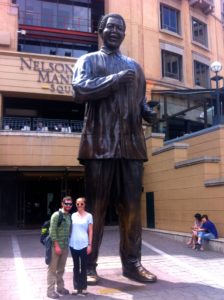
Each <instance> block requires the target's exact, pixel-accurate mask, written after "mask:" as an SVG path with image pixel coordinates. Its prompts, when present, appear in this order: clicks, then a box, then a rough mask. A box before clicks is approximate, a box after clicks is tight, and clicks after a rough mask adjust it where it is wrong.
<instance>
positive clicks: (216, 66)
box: [210, 61, 223, 124]
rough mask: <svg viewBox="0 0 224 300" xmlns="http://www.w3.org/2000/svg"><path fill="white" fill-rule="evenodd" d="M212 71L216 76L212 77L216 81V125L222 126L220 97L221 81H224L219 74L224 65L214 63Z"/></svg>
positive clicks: (217, 62) (211, 67)
mask: <svg viewBox="0 0 224 300" xmlns="http://www.w3.org/2000/svg"><path fill="white" fill-rule="evenodd" d="M210 70H211V71H212V72H214V73H215V76H213V77H211V80H213V81H215V94H216V122H215V123H216V124H220V121H221V118H220V116H221V109H220V95H219V80H221V79H223V77H222V76H220V75H218V73H219V72H220V71H221V70H222V65H221V63H220V62H219V61H214V62H213V63H212V64H211V66H210Z"/></svg>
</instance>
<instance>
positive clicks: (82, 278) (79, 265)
mask: <svg viewBox="0 0 224 300" xmlns="http://www.w3.org/2000/svg"><path fill="white" fill-rule="evenodd" d="M85 206H86V199H85V198H78V199H77V200H76V207H77V212H75V213H73V214H72V233H71V237H70V242H69V246H70V249H71V254H72V258H73V264H74V268H73V285H74V291H73V293H72V294H83V295H86V294H87V271H86V269H87V255H88V254H90V253H91V251H92V236H93V217H92V215H91V214H90V213H88V212H87V211H86V210H85Z"/></svg>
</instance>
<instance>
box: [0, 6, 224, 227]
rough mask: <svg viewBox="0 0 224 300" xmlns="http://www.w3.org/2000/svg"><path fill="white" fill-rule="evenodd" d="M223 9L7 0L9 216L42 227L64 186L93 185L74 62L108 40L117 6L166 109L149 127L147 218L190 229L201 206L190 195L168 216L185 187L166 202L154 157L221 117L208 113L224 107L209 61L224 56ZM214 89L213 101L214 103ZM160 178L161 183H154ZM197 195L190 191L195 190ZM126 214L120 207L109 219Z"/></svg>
mask: <svg viewBox="0 0 224 300" xmlns="http://www.w3.org/2000/svg"><path fill="white" fill-rule="evenodd" d="M223 9H224V7H223V1H219V0H216V1H212V0H210V1H209V0H206V1H205V0H203V1H201V0H200V1H195V0H189V1H188V0H166V1H165V0H150V1H148V0H140V1H139V0H121V1H111V0H105V1H103V0H102V1H101V0H95V1H94V0H77V1H69V0H55V1H50V0H32V1H28V0H2V1H1V2H0V19H1V20H2V22H1V23H2V26H1V29H0V118H1V130H0V154H1V155H0V220H1V221H0V222H1V224H0V225H1V226H13V227H24V226H25V227H27V226H34V225H35V224H39V223H41V222H42V220H44V219H46V216H47V215H48V214H50V212H51V210H52V209H53V208H52V207H54V206H58V205H59V203H60V199H61V197H62V196H63V195H64V194H71V195H72V196H73V197H76V196H79V195H80V194H82V193H84V184H83V176H84V171H83V168H82V166H81V165H79V163H78V161H77V160H76V157H77V149H78V145H79V140H80V132H81V129H82V122H83V113H84V107H82V106H80V105H77V104H75V103H74V102H73V97H72V89H71V76H72V68H73V66H74V64H75V61H76V59H77V58H78V57H79V56H80V55H82V54H84V53H87V52H92V51H95V50H96V49H98V47H99V46H100V41H99V40H98V35H97V23H98V20H99V18H100V17H101V15H103V14H104V13H109V12H117V13H120V14H121V15H123V16H124V18H125V21H126V24H127V31H126V38H125V41H124V44H122V49H121V50H122V52H123V53H124V54H126V55H128V56H131V57H133V58H134V59H136V60H137V61H138V62H139V63H140V64H141V65H142V67H143V69H144V72H145V75H146V80H147V99H148V101H149V103H151V105H153V106H154V108H155V110H156V111H157V115H158V118H157V123H156V124H154V126H153V128H151V127H148V126H146V127H145V132H146V136H147V138H148V142H147V144H148V147H149V162H148V163H147V164H146V165H145V174H144V186H143V194H142V206H143V210H142V216H143V225H145V226H147V225H148V226H150V227H156V228H160V229H172V230H175V229H177V228H178V226H179V223H181V222H182V223H181V224H184V225H183V226H182V227H181V230H183V231H184V230H185V231H187V230H188V228H189V224H190V222H192V215H193V214H194V210H195V207H194V206H193V205H190V204H189V207H188V208H187V213H186V214H184V213H182V215H181V214H180V212H181V211H183V210H185V209H186V207H185V206H183V209H182V208H181V205H180V207H179V208H178V209H177V212H176V214H177V215H178V217H177V218H176V217H175V216H174V220H173V221H164V220H166V217H164V216H165V215H167V213H168V214H169V210H167V209H165V207H166V205H168V206H169V207H170V210H171V211H173V208H174V207H175V206H176V205H177V203H176V202H175V201H173V198H172V194H175V189H174V190H173V191H172V193H171V196H170V197H169V199H168V200H169V201H167V202H166V197H165V193H161V191H160V187H161V189H162V190H164V189H167V188H168V187H169V185H167V186H163V187H162V185H161V183H162V182H163V180H162V178H163V177H162V176H163V173H157V174H156V172H157V171H158V170H160V169H161V168H160V166H158V165H155V164H154V160H155V159H156V160H158V161H159V162H158V163H159V164H160V161H161V164H162V161H163V160H162V159H160V158H159V159H158V157H160V155H162V154H161V153H163V155H164V153H165V152H164V151H162V152H158V153H157V152H156V154H155V153H154V154H153V155H152V153H153V151H159V150H158V149H160V148H163V147H164V145H165V143H166V142H168V140H171V139H172V138H176V137H178V136H184V134H186V133H187V134H189V133H191V132H195V131H198V130H201V129H203V128H205V127H209V128H210V127H212V125H213V122H212V121H208V120H207V117H208V118H209V116H207V114H206V112H207V111H208V110H209V109H210V111H212V108H214V107H213V106H214V105H213V98H212V97H210V94H209V89H210V88H211V87H214V84H213V83H212V86H211V82H210V77H211V76H212V74H211V72H210V69H209V66H210V64H211V63H212V62H213V61H220V63H221V64H222V65H224V53H223V42H224V41H223ZM222 74H223V72H222V71H221V72H220V75H222ZM220 84H221V81H220ZM168 90H183V91H188V90H195V91H196V90H197V91H201V92H202V96H201V98H202V100H201V103H199V104H200V105H199V104H198V101H199V100H198V96H194V97H190V98H189V97H188V96H186V95H184V96H181V97H179V96H174V95H173V94H166V92H167V91H168ZM205 90H207V94H206V96H205V95H204V94H203V93H204V91H205ZM207 95H209V97H210V98H211V99H210V100H209V101H210V102H211V103H210V102H209V101H208V103H207V102H206V105H205V104H204V103H205V101H204V99H205V98H206V99H207V98H209V97H207ZM189 108H190V109H189ZM214 110H215V108H214ZM203 114H204V115H203ZM205 115H206V118H205ZM171 116H172V117H171ZM168 119H169V122H168ZM205 119H206V120H207V121H206V122H205ZM152 131H154V132H158V133H159V134H158V136H157V137H155V133H153V134H151V132H152ZM164 134H165V138H164ZM164 139H165V140H166V141H163V140H164ZM217 145H218V143H217ZM217 145H216V146H217ZM165 147H168V146H166V145H165ZM168 148H169V147H168ZM170 148H172V147H170ZM203 149H204V148H203ZM216 154H217V153H216ZM214 155H215V154H214ZM168 156H169V155H168ZM184 157H185V159H187V158H189V157H190V156H189V157H188V156H187V154H186V153H185V154H184V155H183V158H184ZM193 158H194V157H193V156H192V157H191V159H193ZM167 159H168V158H167ZM169 159H170V158H169ZM155 166H156V167H155ZM154 168H156V169H154ZM172 172H174V173H175V170H174V171H172ZM165 173H166V172H165ZM165 173H164V174H165ZM153 175H156V176H157V177H158V178H159V179H158V178H156V179H155V178H154V177H153ZM155 180H156V181H157V180H158V184H157V185H155V184H154V185H153V184H151V183H153V182H155ZM12 186H13V188H11V187H12ZM191 193H193V192H192V191H191ZM161 195H162V196H161ZM192 195H194V194H190V192H189V195H188V196H189V198H191V197H192ZM178 199H182V198H181V195H180V198H178ZM178 199H177V200H178ZM185 200H186V199H185ZM179 203H180V202H179ZM187 203H189V202H187ZM145 208H146V209H145ZM218 208H219V209H221V206H220V205H218ZM200 210H202V208H201V207H200ZM205 212H208V213H209V210H208V209H207V210H206V209H205ZM179 215H181V218H179ZM214 217H215V218H216V216H215V215H214ZM217 218H218V217H217ZM116 220H117V219H116V216H115V213H114V210H113V209H112V208H110V209H109V210H108V216H107V222H108V224H114V223H116ZM217 220H218V219H217ZM220 226H221V225H220Z"/></svg>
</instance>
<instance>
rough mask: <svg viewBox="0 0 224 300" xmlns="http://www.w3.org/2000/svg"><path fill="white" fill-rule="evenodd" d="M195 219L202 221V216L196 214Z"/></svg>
mask: <svg viewBox="0 0 224 300" xmlns="http://www.w3.org/2000/svg"><path fill="white" fill-rule="evenodd" d="M194 217H195V219H197V220H199V221H201V214H199V213H196V214H195V215H194Z"/></svg>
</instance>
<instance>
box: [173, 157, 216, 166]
mask: <svg viewBox="0 0 224 300" xmlns="http://www.w3.org/2000/svg"><path fill="white" fill-rule="evenodd" d="M219 162H220V158H219V157H217V156H202V157H197V158H193V159H187V160H183V161H179V162H177V163H175V169H178V168H183V167H188V166H192V165H197V164H201V163H219Z"/></svg>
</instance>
